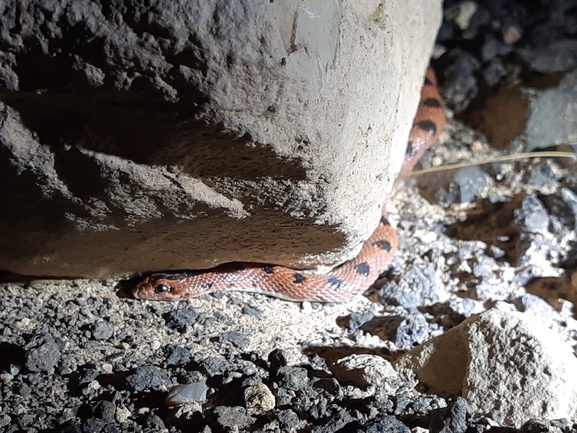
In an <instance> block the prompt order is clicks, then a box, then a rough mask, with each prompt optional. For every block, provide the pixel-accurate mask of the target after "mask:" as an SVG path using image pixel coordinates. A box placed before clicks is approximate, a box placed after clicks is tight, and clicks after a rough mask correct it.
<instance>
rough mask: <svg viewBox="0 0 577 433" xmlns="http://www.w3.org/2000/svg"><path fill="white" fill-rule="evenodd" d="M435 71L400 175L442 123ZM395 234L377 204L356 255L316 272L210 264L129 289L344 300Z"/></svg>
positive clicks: (385, 260) (376, 270)
mask: <svg viewBox="0 0 577 433" xmlns="http://www.w3.org/2000/svg"><path fill="white" fill-rule="evenodd" d="M445 121H446V120H445V114H444V112H443V105H442V101H441V97H440V95H439V92H438V90H437V85H436V80H435V74H434V72H433V70H432V69H429V70H428V71H427V74H426V77H425V83H424V85H423V89H422V91H421V102H420V105H419V109H418V111H417V115H416V117H415V121H414V124H413V128H412V129H411V134H410V136H409V142H408V145H407V152H406V155H405V160H404V163H403V166H402V169H401V174H406V173H408V172H410V171H411V170H412V168H413V166H414V165H415V164H416V162H417V161H418V159H419V158H420V157H421V156H422V155H423V153H424V152H425V150H426V149H427V148H429V147H430V146H431V145H432V144H433V143H434V142H435V141H436V139H437V137H438V136H439V134H440V132H441V130H442V129H443V127H444V126H445ZM397 243H398V242H397V234H396V232H395V230H394V229H393V228H392V227H391V225H390V224H389V221H388V219H387V212H386V210H385V209H384V208H383V213H382V217H381V220H380V222H379V225H378V227H377V229H376V230H375V231H374V233H373V234H372V235H371V237H370V238H369V239H367V241H366V242H365V243H364V244H363V247H362V249H361V251H360V253H359V255H358V256H357V257H355V258H354V259H352V260H350V261H348V262H345V263H344V264H342V265H340V266H338V267H336V268H334V269H333V270H332V271H330V272H329V273H327V274H324V275H320V274H316V273H313V272H311V271H298V270H295V269H290V268H287V267H284V266H275V265H263V264H258V263H244V262H235V263H227V264H224V265H221V266H218V267H216V268H213V269H208V270H200V271H184V272H170V273H157V274H152V275H150V276H148V277H146V278H145V279H144V280H142V281H141V282H140V283H138V284H137V285H136V286H135V287H134V288H133V290H132V293H133V295H134V297H136V298H138V299H149V300H163V301H177V300H182V299H186V298H191V297H196V296H200V295H203V294H206V293H213V292H218V291H223V290H241V291H249V292H262V293H266V294H268V295H272V296H276V297H280V298H283V299H287V300H291V301H313V302H344V301H348V300H350V299H352V298H353V297H354V296H356V295H357V294H359V293H362V292H364V291H365V290H366V289H368V288H369V287H370V286H371V284H373V282H374V281H375V280H376V279H377V278H378V276H379V274H380V273H381V272H383V271H384V270H385V269H386V268H387V267H388V266H389V264H390V262H391V260H392V258H393V257H394V255H395V252H396V250H397Z"/></svg>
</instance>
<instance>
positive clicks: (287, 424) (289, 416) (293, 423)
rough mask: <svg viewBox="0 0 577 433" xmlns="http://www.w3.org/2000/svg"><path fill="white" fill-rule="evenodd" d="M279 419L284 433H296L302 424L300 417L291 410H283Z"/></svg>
mask: <svg viewBox="0 0 577 433" xmlns="http://www.w3.org/2000/svg"><path fill="white" fill-rule="evenodd" d="M277 419H278V422H279V424H280V427H281V431H283V432H291V431H295V430H296V427H297V426H298V425H299V423H300V419H299V417H298V415H297V414H296V413H295V412H294V411H293V410H291V409H285V410H281V411H280V412H279V413H278V415H277Z"/></svg>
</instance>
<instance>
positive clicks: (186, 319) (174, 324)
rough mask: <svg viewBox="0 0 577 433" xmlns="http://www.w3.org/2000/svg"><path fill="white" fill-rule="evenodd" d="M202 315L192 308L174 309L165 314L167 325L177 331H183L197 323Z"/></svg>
mask: <svg viewBox="0 0 577 433" xmlns="http://www.w3.org/2000/svg"><path fill="white" fill-rule="evenodd" d="M199 317H200V315H199V314H198V313H197V312H196V311H195V310H193V309H192V308H187V309H186V310H184V309H183V310H173V311H170V312H168V313H166V314H165V316H164V320H165V322H166V326H168V327H169V328H171V329H175V330H177V331H182V330H184V329H186V327H187V325H188V326H193V325H194V324H195V323H197V321H198V319H199Z"/></svg>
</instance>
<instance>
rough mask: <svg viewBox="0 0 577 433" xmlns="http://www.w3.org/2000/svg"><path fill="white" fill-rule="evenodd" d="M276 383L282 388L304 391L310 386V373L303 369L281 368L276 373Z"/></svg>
mask: <svg viewBox="0 0 577 433" xmlns="http://www.w3.org/2000/svg"><path fill="white" fill-rule="evenodd" d="M276 381H277V382H278V384H279V386H280V387H282V388H286V389H289V390H293V391H298V390H301V389H304V388H305V387H306V386H307V385H308V383H309V376H308V371H307V370H306V369H305V368H302V367H293V366H285V367H280V368H279V369H278V370H277V371H276Z"/></svg>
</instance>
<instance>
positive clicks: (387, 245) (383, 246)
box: [373, 239, 391, 252]
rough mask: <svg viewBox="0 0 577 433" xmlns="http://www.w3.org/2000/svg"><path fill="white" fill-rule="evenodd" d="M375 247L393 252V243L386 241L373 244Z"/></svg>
mask: <svg viewBox="0 0 577 433" xmlns="http://www.w3.org/2000/svg"><path fill="white" fill-rule="evenodd" d="M373 245H374V246H376V247H378V248H380V249H381V250H384V251H387V252H390V251H391V243H390V242H389V241H386V240H384V239H383V240H380V241H377V242H373Z"/></svg>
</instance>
